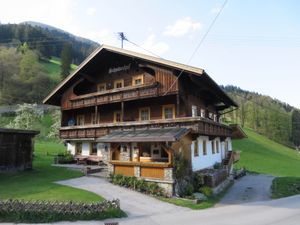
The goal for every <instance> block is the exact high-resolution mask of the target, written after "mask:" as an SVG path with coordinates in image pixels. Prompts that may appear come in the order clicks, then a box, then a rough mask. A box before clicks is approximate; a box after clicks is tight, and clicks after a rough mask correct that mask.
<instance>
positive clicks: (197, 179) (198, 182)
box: [193, 173, 204, 190]
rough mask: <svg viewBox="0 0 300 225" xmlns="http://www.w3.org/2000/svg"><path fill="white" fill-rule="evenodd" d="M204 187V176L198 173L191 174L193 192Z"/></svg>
mask: <svg viewBox="0 0 300 225" xmlns="http://www.w3.org/2000/svg"><path fill="white" fill-rule="evenodd" d="M203 185H204V176H203V175H202V174H200V173H193V186H194V189H195V190H199V188H201V187H202V186H203Z"/></svg>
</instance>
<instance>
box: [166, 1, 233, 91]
mask: <svg viewBox="0 0 300 225" xmlns="http://www.w3.org/2000/svg"><path fill="white" fill-rule="evenodd" d="M227 2H228V0H225V1H224V3H223V5H222V6H221V9H220V10H219V12H218V13H217V15H216V16H215V18H214V19H213V21H212V22H211V24H210V25H209V27H208V29H207V30H206V32H205V33H204V35H203V36H202V38H201V40H200V42H199V43H198V45H197V46H196V48H195V50H194V51H193V53H192V55H191V56H190V58H189V59H188V60H187V62H186V64H189V63H190V61H191V60H192V59H193V57H194V56H195V54H196V53H197V51H198V50H199V48H200V46H201V45H202V43H203V42H204V40H205V38H206V37H207V35H208V34H209V32H210V30H211V29H212V28H213V26H214V24H215V22H216V21H217V19H218V17H219V16H220V14H221V13H222V11H223V9H224V7H225V5H226V4H227ZM184 71H185V70H184V69H182V70H181V72H180V73H179V75H178V77H177V78H176V79H175V80H174V82H173V83H172V85H171V86H170V87H169V88H168V90H167V91H166V92H165V93H164V94H163V96H165V95H166V94H167V93H168V92H169V91H170V90H171V89H172V88H173V86H174V85H175V83H176V82H177V81H178V79H179V78H180V76H181V75H182V74H183V72H184Z"/></svg>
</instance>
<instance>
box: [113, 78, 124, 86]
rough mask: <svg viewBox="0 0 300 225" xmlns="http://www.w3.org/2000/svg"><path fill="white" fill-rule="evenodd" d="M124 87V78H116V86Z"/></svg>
mask: <svg viewBox="0 0 300 225" xmlns="http://www.w3.org/2000/svg"><path fill="white" fill-rule="evenodd" d="M122 87H124V80H123V79H121V80H115V82H114V88H122Z"/></svg>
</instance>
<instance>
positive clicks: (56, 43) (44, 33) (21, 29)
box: [0, 22, 99, 64]
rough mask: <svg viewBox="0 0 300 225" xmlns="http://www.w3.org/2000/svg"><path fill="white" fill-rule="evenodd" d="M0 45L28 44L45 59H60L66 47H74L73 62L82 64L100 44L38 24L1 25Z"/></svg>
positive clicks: (17, 46)
mask: <svg viewBox="0 0 300 225" xmlns="http://www.w3.org/2000/svg"><path fill="white" fill-rule="evenodd" d="M0 37H1V40H0V44H1V45H4V46H5V45H6V46H8V47H16V48H19V47H20V46H21V45H22V44H23V43H27V45H28V46H29V48H30V49H33V50H37V51H38V52H39V54H40V55H41V56H42V57H44V58H50V57H51V56H55V57H60V55H61V52H62V49H63V47H64V45H66V44H69V45H71V47H72V61H73V62H74V63H75V64H80V63H81V62H82V61H83V60H84V59H85V58H86V57H87V56H88V55H89V54H90V53H91V52H92V51H94V50H95V49H96V48H97V47H98V46H99V44H98V43H96V42H94V41H91V40H88V39H85V38H81V37H77V36H75V35H73V34H70V33H68V32H66V31H63V30H61V29H58V28H55V27H51V26H49V25H46V24H42V23H37V22H24V23H20V24H0Z"/></svg>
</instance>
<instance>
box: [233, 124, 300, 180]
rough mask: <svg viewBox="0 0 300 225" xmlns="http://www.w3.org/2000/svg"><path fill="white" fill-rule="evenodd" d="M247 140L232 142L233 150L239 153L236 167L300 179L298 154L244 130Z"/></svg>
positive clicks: (299, 157) (299, 156)
mask: <svg viewBox="0 0 300 225" xmlns="http://www.w3.org/2000/svg"><path fill="white" fill-rule="evenodd" d="M244 130H245V132H246V134H247V135H248V138H246V139H242V140H234V141H233V148H234V149H235V150H240V151H241V160H240V161H239V162H238V163H237V164H236V166H237V167H246V169H247V170H249V171H252V172H257V173H264V174H271V175H274V176H294V177H300V173H299V171H300V154H299V153H298V152H297V151H295V150H293V149H291V148H288V147H285V146H284V145H281V144H279V143H276V142H274V141H272V140H270V139H268V138H266V137H265V136H263V135H260V134H257V133H256V132H254V131H253V130H250V129H244Z"/></svg>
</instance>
